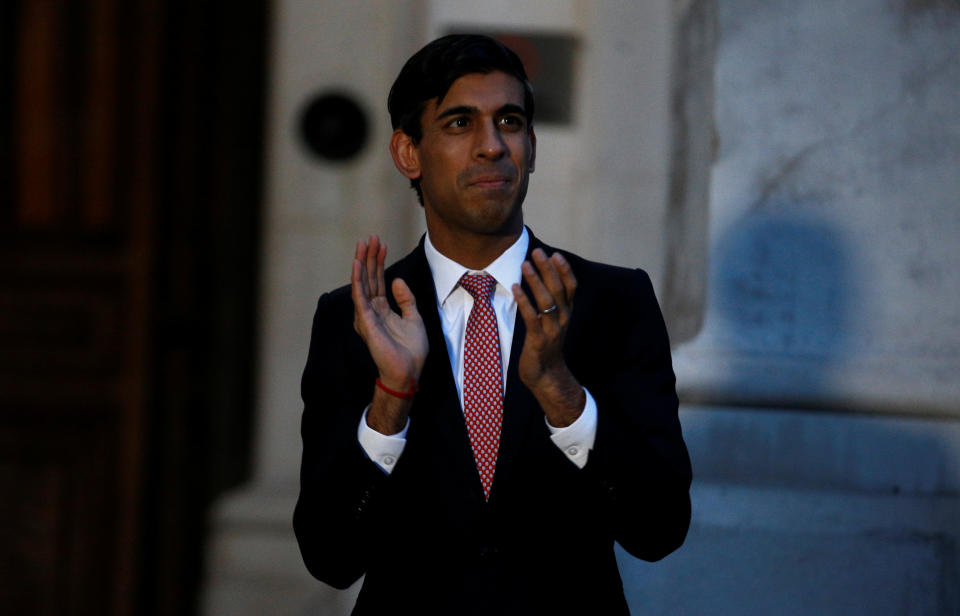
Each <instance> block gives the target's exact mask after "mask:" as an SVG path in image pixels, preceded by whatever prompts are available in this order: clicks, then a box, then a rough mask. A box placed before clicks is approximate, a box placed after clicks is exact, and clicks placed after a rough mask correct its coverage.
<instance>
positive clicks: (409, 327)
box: [350, 235, 429, 434]
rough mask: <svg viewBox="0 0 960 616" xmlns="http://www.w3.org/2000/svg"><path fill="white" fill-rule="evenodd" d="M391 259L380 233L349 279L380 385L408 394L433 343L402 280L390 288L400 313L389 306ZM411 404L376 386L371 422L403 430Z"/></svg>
mask: <svg viewBox="0 0 960 616" xmlns="http://www.w3.org/2000/svg"><path fill="white" fill-rule="evenodd" d="M386 258H387V246H386V245H385V244H383V243H381V242H380V238H378V237H377V236H376V235H371V236H370V238H369V240H368V241H366V242H364V241H363V240H360V241H359V242H357V250H356V254H355V255H354V259H353V272H352V274H351V276H350V283H351V291H352V297H353V328H354V329H355V330H356V331H357V333H358V334H360V337H361V338H363V341H364V342H365V343H366V345H367V349H368V350H369V351H370V355H371V357H372V358H373V361H374V363H375V364H376V365H377V370H378V371H379V373H380V375H379V378H380V382H381V383H383V385H384V386H385V387H387V388H389V389H392V390H394V391H397V392H407V391H410V389H411V386H412V385H415V384H416V383H418V382H419V380H420V373H421V372H422V371H423V364H424V362H425V361H426V358H427V351H428V350H429V343H428V342H427V332H426V329H425V328H424V326H423V319H421V318H420V313H419V312H417V303H416V300H415V299H414V297H413V293H412V292H411V291H410V287H408V286H407V283H405V282H404V281H403V280H401V279H400V278H397V279H395V280H394V281H393V284H392V285H391V292H392V293H393V297H394V299H396V301H397V306H398V307H399V308H400V313H399V314H398V313H396V312H394V311H393V309H392V308H390V304H389V303H388V301H387V295H386V292H387V290H386V283H385V281H384V278H383V266H384V262H385V261H386ZM410 405H411V400H410V399H401V398H397V397H395V396H390V395H389V394H385V393H384V391H383V390H381V389H380V388H377V389H375V393H374V399H373V403H372V404H371V407H370V411H369V412H368V414H367V423H368V424H369V425H370V427H372V428H374V429H375V430H378V431H379V432H381V433H383V434H394V433H396V432H399V431H400V430H401V429H402V428H403V425H404V424H405V423H406V419H407V413H408V412H409V410H410Z"/></svg>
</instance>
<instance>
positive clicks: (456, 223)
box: [401, 72, 536, 240]
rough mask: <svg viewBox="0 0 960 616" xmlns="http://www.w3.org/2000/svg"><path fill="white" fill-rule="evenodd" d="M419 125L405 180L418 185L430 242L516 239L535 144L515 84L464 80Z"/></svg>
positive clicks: (490, 78) (479, 76) (498, 75)
mask: <svg viewBox="0 0 960 616" xmlns="http://www.w3.org/2000/svg"><path fill="white" fill-rule="evenodd" d="M421 124H422V126H423V138H422V139H421V140H420V143H419V144H417V145H415V146H411V147H412V154H413V156H414V159H415V165H414V166H413V167H412V172H411V173H407V172H406V171H404V174H405V175H407V177H410V178H411V179H416V178H417V177H419V179H420V189H421V190H422V192H423V205H424V208H425V210H426V216H427V224H428V227H429V229H430V233H431V237H433V236H434V235H436V234H439V233H442V234H446V236H447V237H448V238H450V239H454V240H455V239H456V238H461V237H463V236H464V234H466V235H511V234H515V233H519V232H520V229H521V228H522V225H523V215H522V212H521V205H522V203H523V199H524V197H525V196H526V194H527V181H528V179H529V176H530V173H531V172H532V171H533V160H534V152H535V145H536V138H535V136H534V134H533V130H532V129H531V127H530V126H528V125H527V121H526V116H525V115H524V109H523V86H522V84H521V83H520V82H519V81H518V80H517V79H515V78H514V77H511V76H510V75H507V74H506V73H502V72H493V73H489V74H483V73H471V74H468V75H464V76H463V77H460V78H459V79H457V80H456V81H455V82H453V85H452V86H451V87H450V90H449V91H448V92H447V94H446V96H444V98H443V100H442V101H440V102H439V103H438V102H437V100H436V99H434V100H432V101H429V102H428V103H427V105H426V108H425V109H424V112H423V116H422V117H421ZM401 171H403V170H401Z"/></svg>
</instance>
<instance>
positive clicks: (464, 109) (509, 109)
mask: <svg viewBox="0 0 960 616" xmlns="http://www.w3.org/2000/svg"><path fill="white" fill-rule="evenodd" d="M479 111H480V110H479V109H478V108H476V107H472V106H469V105H457V106H456V107H450V108H449V109H444V110H443V111H441V112H440V113H439V114H437V117H436V118H435V119H436V120H442V119H443V118H448V117H450V116H458V115H473V114H476V113H477V112H479ZM508 113H516V114H520V115H523V116H526V112H525V111H524V110H523V107H521V106H520V105H517V104H515V103H507V104H506V105H504V106H502V107H500V108H499V109H497V111H496V113H495V115H498V116H500V115H506V114H508Z"/></svg>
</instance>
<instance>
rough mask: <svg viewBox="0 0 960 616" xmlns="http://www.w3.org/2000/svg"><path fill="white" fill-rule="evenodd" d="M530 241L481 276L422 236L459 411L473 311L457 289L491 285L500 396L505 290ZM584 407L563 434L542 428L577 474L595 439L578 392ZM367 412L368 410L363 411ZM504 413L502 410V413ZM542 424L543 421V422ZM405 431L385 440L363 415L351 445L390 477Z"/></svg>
mask: <svg viewBox="0 0 960 616" xmlns="http://www.w3.org/2000/svg"><path fill="white" fill-rule="evenodd" d="M529 244H530V236H529V234H528V233H527V229H526V227H524V229H523V232H522V233H521V234H520V237H519V238H518V239H517V241H516V242H514V243H513V245H512V246H510V247H509V248H507V249H506V250H505V251H504V252H503V254H501V255H500V256H499V257H497V259H496V260H495V261H494V262H493V263H491V264H490V265H488V266H487V267H485V268H484V269H483V270H470V269H468V268H466V267H464V266H462V265H460V264H459V263H457V262H455V261H453V260H451V259H449V258H447V257H445V256H443V255H442V254H440V253H439V252H438V251H437V249H436V248H434V246H433V244H432V243H431V242H430V235H429V234H427V237H426V240H425V241H424V250H425V252H426V256H427V263H428V264H429V266H430V273H431V274H432V275H433V282H434V285H435V287H436V297H437V310H438V312H439V313H440V326H441V329H443V337H444V340H445V341H446V346H447V355H448V356H449V357H450V365H451V366H452V367H453V371H454V374H456V385H457V394H458V395H459V397H460V408H463V344H464V336H465V333H466V327H467V318H468V317H469V316H470V310H471V309H472V308H473V297H472V296H471V295H470V294H469V293H467V291H466V290H465V289H464V288H463V287H461V286H459V285H458V284H457V283H458V282H459V281H460V278H461V277H462V276H463V275H464V274H465V273H467V272H469V273H472V274H477V273H486V274H489V275H490V276H493V278H494V279H495V280H496V281H497V286H496V288H495V289H494V293H493V297H492V298H491V301H492V303H493V310H494V312H495V313H496V315H497V330H498V331H499V334H500V357H501V359H502V361H503V372H502V374H503V375H504V378H503V387H504V391H506V385H507V383H506V380H507V379H506V375H507V366H508V365H509V364H510V350H511V346H512V344H513V326H514V322H515V317H516V314H517V302H516V301H515V300H514V299H513V292H512V291H511V288H512V287H513V285H514V284H519V283H520V279H521V273H520V265H521V264H522V263H523V260H524V257H525V256H526V254H527V247H528V246H529ZM583 391H584V393H585V394H586V398H587V402H586V405H585V406H584V408H583V412H582V413H581V414H580V417H578V418H577V420H576V421H574V422H573V423H572V424H570V425H569V426H567V427H565V428H555V427H553V426H551V425H550V423H549V422H547V427H548V428H549V429H550V433H551V436H550V439H551V440H552V441H553V443H554V444H555V445H556V446H557V447H559V448H560V450H561V451H563V452H564V454H566V456H567V458H569V459H570V461H571V462H572V463H574V464H576V465H577V466H578V467H580V468H583V467H584V466H585V465H586V463H587V456H588V454H589V452H590V449H592V448H593V442H594V439H595V437H596V434H597V403H596V402H595V401H594V399H593V396H591V395H590V392H589V391H587V390H586V388H584V390H583ZM367 410H369V407H367ZM504 412H506V409H504ZM544 421H546V417H544ZM409 425H410V420H409V419H407V425H406V426H405V427H404V428H403V430H401V431H400V432H399V433H397V434H393V435H385V434H381V433H380V432H377V431H376V430H374V429H373V428H371V427H370V426H368V425H367V411H366V410H365V411H364V413H363V417H362V418H361V420H360V425H359V427H358V430H357V439H358V440H359V442H360V446H361V448H363V450H364V452H365V453H366V454H367V456H369V457H370V459H371V460H373V461H374V462H375V463H376V464H377V466H379V467H380V468H381V469H383V471H384V472H386V473H390V472H392V471H393V467H394V466H395V465H396V463H397V460H399V459H400V455H401V454H402V453H403V448H404V446H405V445H406V442H407V439H406V435H407V428H408V427H409Z"/></svg>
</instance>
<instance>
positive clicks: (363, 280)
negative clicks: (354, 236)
mask: <svg viewBox="0 0 960 616" xmlns="http://www.w3.org/2000/svg"><path fill="white" fill-rule="evenodd" d="M366 258H367V243H366V242H364V241H363V240H358V241H357V249H356V250H355V251H354V253H353V260H354V265H353V271H352V272H351V273H350V284H351V285H353V284H356V285H357V286H358V290H359V291H360V292H362V293H363V296H364V298H365V299H369V297H370V288H369V285H368V284H367V276H366V271H365V270H364V269H363V262H364V260H365V259H366ZM358 263H359V264H360V269H359V270H358V269H357V267H356V265H357V264H358Z"/></svg>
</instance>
